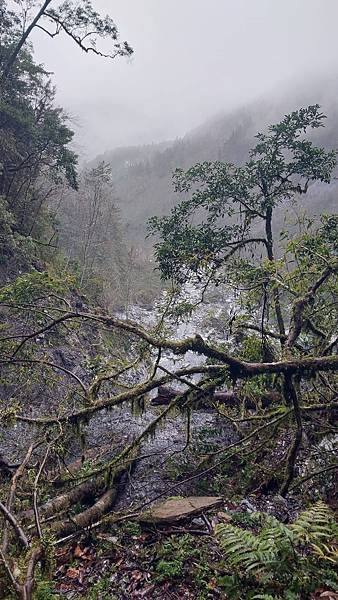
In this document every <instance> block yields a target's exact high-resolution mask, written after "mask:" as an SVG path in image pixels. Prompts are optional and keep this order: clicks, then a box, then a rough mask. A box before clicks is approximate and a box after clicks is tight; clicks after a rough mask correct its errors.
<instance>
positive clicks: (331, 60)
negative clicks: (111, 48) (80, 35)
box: [34, 0, 338, 157]
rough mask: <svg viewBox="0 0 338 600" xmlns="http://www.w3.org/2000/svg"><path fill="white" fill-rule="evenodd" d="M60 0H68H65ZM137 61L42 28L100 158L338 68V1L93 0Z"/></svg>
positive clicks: (47, 55) (39, 52) (85, 136)
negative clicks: (90, 49)
mask: <svg viewBox="0 0 338 600" xmlns="http://www.w3.org/2000/svg"><path fill="white" fill-rule="evenodd" d="M55 4H56V5H57V4H58V2H57V0H55ZM93 4H94V6H95V8H96V9H97V10H99V11H102V12H104V13H107V12H108V13H109V14H110V15H111V16H112V17H113V18H114V20H115V22H116V24H117V25H118V28H119V30H120V34H121V39H122V40H124V39H126V40H128V42H129V43H130V44H131V45H132V47H133V48H134V51H135V52H134V55H133V57H132V59H131V60H130V59H129V60H128V59H125V58H118V59H116V60H114V61H110V60H108V59H103V58H99V57H95V56H92V55H86V54H84V53H82V52H81V51H80V49H78V48H77V47H76V46H75V45H74V43H72V42H71V41H70V40H68V39H67V38H65V37H62V38H61V37H60V38H56V39H54V40H51V39H49V38H48V37H47V36H46V35H45V34H43V33H42V32H38V31H37V32H36V33H35V34H34V45H35V50H36V58H37V60H39V61H41V62H44V63H45V65H46V67H47V68H48V70H50V71H53V72H54V81H55V83H56V85H57V89H58V93H57V99H58V102H59V103H60V104H61V105H63V106H64V107H65V109H66V110H67V111H68V112H69V113H70V114H71V115H73V116H74V117H76V118H77V122H78V136H77V140H78V143H79V144H80V145H81V146H82V153H83V155H84V156H87V157H92V156H94V155H96V154H97V153H101V152H103V151H105V150H107V149H111V148H114V147H116V146H121V145H130V144H140V143H149V142H152V141H160V140H165V139H172V138H175V137H178V136H182V135H184V134H185V133H186V132H187V131H189V130H190V129H191V128H193V127H195V126H197V125H199V124H200V123H202V122H203V121H204V120H206V119H207V118H209V117H211V116H212V115H213V114H215V113H217V112H219V111H222V110H224V109H225V110H226V109H228V108H233V107H234V106H236V105H240V104H243V103H246V102H248V101H250V100H252V99H253V98H256V97H261V96H263V95H264V94H268V93H269V92H270V90H273V89H274V88H276V87H278V86H280V85H281V84H283V83H285V85H286V86H287V85H290V81H292V80H294V79H295V78H298V77H299V78H300V80H301V81H304V78H305V79H306V78H309V79H310V78H311V77H314V76H316V75H317V74H318V73H321V72H322V73H323V72H325V73H326V72H329V71H330V70H332V72H336V71H337V66H338V35H337V24H338V0H170V1H169V0H114V1H109V0H93Z"/></svg>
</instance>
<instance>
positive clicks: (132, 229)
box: [94, 78, 338, 252]
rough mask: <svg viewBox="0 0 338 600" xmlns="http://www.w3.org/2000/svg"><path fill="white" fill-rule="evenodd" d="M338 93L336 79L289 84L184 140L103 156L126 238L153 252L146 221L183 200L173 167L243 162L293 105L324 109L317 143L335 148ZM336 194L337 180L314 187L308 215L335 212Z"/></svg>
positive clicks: (226, 115) (187, 136)
mask: <svg viewBox="0 0 338 600" xmlns="http://www.w3.org/2000/svg"><path fill="white" fill-rule="evenodd" d="M337 93H338V82H337V80H336V79H334V78H327V79H325V78H324V79H323V80H320V79H319V80H316V78H314V80H312V81H310V82H309V81H307V82H306V83H305V85H304V86H301V88H298V87H296V86H295V84H291V85H290V88H289V90H288V92H287V95H285V91H284V90H281V91H280V93H279V94H277V93H276V92H275V94H272V93H270V94H267V96H266V97H265V98H264V99H260V100H258V101H257V102H255V103H253V104H250V105H247V106H243V107H242V108H240V109H237V110H234V111H232V112H229V113H225V114H224V115H222V114H220V115H217V116H215V117H214V118H212V119H210V120H208V121H207V122H206V123H204V124H202V125H201V126H200V127H198V128H197V129H195V130H194V131H191V132H188V133H187V134H186V135H185V136H184V137H182V138H180V139H177V140H174V141H168V142H163V143H161V144H153V145H151V146H135V147H132V148H117V149H114V150H112V151H110V152H106V153H104V154H102V155H100V156H99V157H98V158H97V159H95V161H94V163H97V162H100V161H102V160H103V161H105V162H107V163H109V164H110V165H111V168H112V179H113V182H114V188H115V193H116V197H117V198H118V200H119V205H120V208H121V216H122V220H123V223H124V224H125V225H126V228H127V236H130V238H131V239H134V240H135V239H136V240H137V243H138V244H139V245H140V247H143V246H144V244H145V245H146V247H147V250H148V252H149V251H150V249H151V242H149V240H145V239H144V238H145V236H146V222H147V219H148V218H149V217H151V216H152V215H153V214H165V213H166V212H168V210H169V209H170V208H171V207H172V206H173V205H175V204H177V202H178V201H179V197H178V195H177V194H175V192H174V189H173V184H172V174H173V172H174V171H175V169H177V168H183V169H188V168H189V167H191V166H192V165H194V164H196V163H197V162H203V161H210V160H221V161H228V162H234V163H235V164H241V163H242V162H243V161H244V160H246V159H247V157H248V153H249V150H250V148H251V146H252V145H253V143H254V136H255V135H256V134H257V131H259V130H263V129H265V128H266V127H267V126H268V125H269V124H270V123H272V122H274V121H276V120H279V119H280V118H281V117H282V116H283V115H284V114H286V113H287V112H289V111H290V110H292V109H293V108H294V107H295V106H305V105H307V104H311V103H312V102H318V103H319V104H320V105H321V106H322V107H323V110H324V112H325V114H326V115H328V120H327V123H326V127H325V129H322V130H320V131H317V132H315V134H314V139H315V140H316V142H318V143H320V144H323V145H324V146H325V147H328V148H335V147H336V146H337V144H338V110H337V104H336V97H337ZM337 191H338V190H337V185H336V182H335V181H333V182H332V183H331V186H330V188H325V190H322V189H321V188H320V187H319V186H314V187H313V189H310V190H309V194H308V197H307V199H306V204H307V206H308V208H309V209H310V212H311V213H316V212H320V211H321V210H323V208H324V209H326V210H329V211H332V210H335V208H336V198H337ZM302 204H303V203H302V201H301V203H300V205H302ZM281 222H282V217H281ZM280 225H281V223H280Z"/></svg>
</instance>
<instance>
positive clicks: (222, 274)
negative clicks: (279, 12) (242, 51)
mask: <svg viewBox="0 0 338 600" xmlns="http://www.w3.org/2000/svg"><path fill="white" fill-rule="evenodd" d="M37 28H39V29H40V31H42V32H43V33H44V34H45V35H46V36H47V37H48V38H50V39H49V41H50V44H55V46H57V44H59V43H60V39H61V36H62V35H63V36H66V37H67V38H69V39H70V40H71V41H72V43H73V44H74V46H75V47H77V49H78V51H79V52H80V51H82V52H84V53H86V54H88V53H93V54H94V55H96V58H97V60H107V61H112V66H111V68H112V69H113V68H114V64H115V63H116V61H119V60H124V59H125V58H126V57H130V56H131V55H132V54H133V49H132V47H131V46H130V45H129V43H128V42H122V41H121V40H120V34H119V31H118V28H117V26H116V24H115V22H114V21H113V19H112V18H111V17H110V16H102V15H101V14H100V13H99V12H97V11H96V8H95V6H94V4H92V2H91V1H90V0H85V1H84V2H73V1H72V0H65V1H64V2H63V3H61V4H57V3H55V2H53V0H46V1H45V2H34V1H33V2H27V3H26V2H14V3H11V2H7V1H6V0H0V86H1V88H0V367H1V376H0V523H1V528H0V598H4V599H8V600H9V599H14V598H20V599H25V600H32V599H35V600H51V599H53V598H55V599H57V598H59V599H61V598H75V599H80V598H87V600H95V599H98V600H99V599H101V600H107V599H108V598H116V599H119V600H123V599H129V598H159V599H164V600H166V599H168V600H170V599H174V598H176V599H178V598H187V599H189V598H190V599H194V598H199V599H201V600H204V599H205V600H207V599H212V598H215V599H216V598H222V599H227V598H228V599H230V600H231V599H233V600H236V599H238V600H247V599H248V600H250V599H252V600H253V599H255V598H257V599H261V600H273V599H275V600H297V599H299V600H310V599H311V600H316V599H319V598H329V599H333V600H335V599H337V598H338V593H337V589H338V578H337V571H336V565H337V531H338V530H337V524H336V518H335V516H336V509H337V498H336V473H337V458H336V449H337V426H336V417H337V414H338V378H337V376H338V354H337V347H338V336H337V329H338V328H337V324H338V277H337V275H338V214H337V210H336V207H337V200H336V192H337V184H336V173H337V171H336V169H337V150H336V146H337V143H336V140H337V132H338V112H337V107H336V105H335V99H334V91H333V89H332V90H330V89H329V86H323V85H321V86H317V87H318V89H317V88H316V86H315V85H313V86H312V87H311V92H308V94H306V93H305V92H304V90H303V91H302V93H299V94H298V95H297V94H296V93H294V94H293V95H292V94H289V95H288V98H287V100H286V99H285V100H284V99H283V97H282V96H279V98H278V100H276V99H275V100H273V99H272V98H271V100H266V101H265V102H264V103H263V102H261V103H255V104H252V105H248V106H247V107H246V108H241V109H239V110H236V111H232V112H228V113H227V114H225V115H218V116H217V117H215V118H214V119H212V120H209V121H208V122H206V123H205V124H204V125H201V127H199V128H198V129H196V130H195V131H192V132H190V133H188V134H187V135H186V136H185V137H183V138H182V139H178V140H175V141H164V142H161V143H154V144H150V145H144V146H133V147H125V148H117V149H114V150H112V151H110V152H105V153H103V154H102V155H100V156H98V157H97V158H96V159H94V160H93V161H91V162H90V163H89V164H87V165H84V166H83V165H82V166H80V165H79V160H78V156H77V154H76V152H75V151H74V144H73V141H74V131H73V130H72V126H71V122H70V120H69V117H68V116H67V113H66V111H65V110H64V109H63V108H61V107H59V106H58V105H57V103H56V100H55V98H56V96H55V94H56V91H55V88H54V85H53V79H52V76H51V74H50V72H49V71H48V65H46V66H43V65H42V64H41V63H40V60H38V59H37V58H36V57H35V54H34V49H33V45H32V41H31V40H32V32H33V33H34V30H36V29H37ZM59 37H60V39H58V38H59ZM54 38H56V39H54ZM131 42H132V40H131ZM314 95H315V96H316V98H315V99H313V96H314ZM291 97H292V98H293V99H292V101H291V100H290V98H291Z"/></svg>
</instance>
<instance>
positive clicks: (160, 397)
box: [151, 386, 282, 410]
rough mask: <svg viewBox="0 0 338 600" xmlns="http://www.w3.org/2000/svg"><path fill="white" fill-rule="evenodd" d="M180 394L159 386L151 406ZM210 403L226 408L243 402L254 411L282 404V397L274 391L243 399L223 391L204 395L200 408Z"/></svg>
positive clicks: (167, 387)
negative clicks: (259, 407)
mask: <svg viewBox="0 0 338 600" xmlns="http://www.w3.org/2000/svg"><path fill="white" fill-rule="evenodd" d="M181 393H182V392H181V390H178V389H174V388H172V387H169V386H159V388H158V392H157V396H155V398H152V400H151V404H152V406H162V405H167V404H169V403H170V402H171V400H173V398H175V397H176V396H179V395H180V394H181ZM210 402H216V403H219V404H224V405H226V406H240V405H241V403H242V402H244V406H245V408H246V409H248V410H255V409H256V408H257V407H258V406H261V407H262V408H268V407H269V406H270V405H271V404H273V403H278V402H282V396H281V394H279V393H278V392H276V391H267V392H265V393H264V394H261V395H259V396H258V395H257V397H254V398H251V397H250V398H249V397H248V396H246V397H244V398H243V397H241V395H240V394H238V393H236V392H232V391H229V390H224V391H215V392H213V393H209V394H208V395H206V398H205V401H203V399H202V401H200V406H201V405H202V406H203V407H205V406H207V405H209V406H210Z"/></svg>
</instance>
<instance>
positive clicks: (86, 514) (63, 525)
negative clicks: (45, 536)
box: [49, 485, 117, 537]
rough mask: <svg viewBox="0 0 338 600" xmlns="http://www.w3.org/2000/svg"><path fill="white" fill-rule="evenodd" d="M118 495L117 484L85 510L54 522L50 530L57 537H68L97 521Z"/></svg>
mask: <svg viewBox="0 0 338 600" xmlns="http://www.w3.org/2000/svg"><path fill="white" fill-rule="evenodd" d="M116 497H117V486H116V485H115V486H113V487H112V488H110V489H109V490H107V491H106V492H105V493H104V494H102V496H100V498H98V500H96V502H95V503H94V504H93V505H92V506H90V507H89V508H87V509H86V510H84V511H83V512H81V513H79V514H77V515H74V516H71V517H69V518H68V519H62V520H60V521H56V522H55V523H52V525H51V526H50V527H49V532H50V533H52V534H54V535H55V536H56V537H66V536H68V535H71V534H72V533H75V532H76V531H78V530H81V529H86V528H87V527H90V525H93V523H96V522H97V521H98V520H99V519H101V518H102V516H103V515H105V514H106V513H107V512H108V511H109V510H110V508H111V507H112V506H113V504H114V502H115V500H116Z"/></svg>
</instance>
